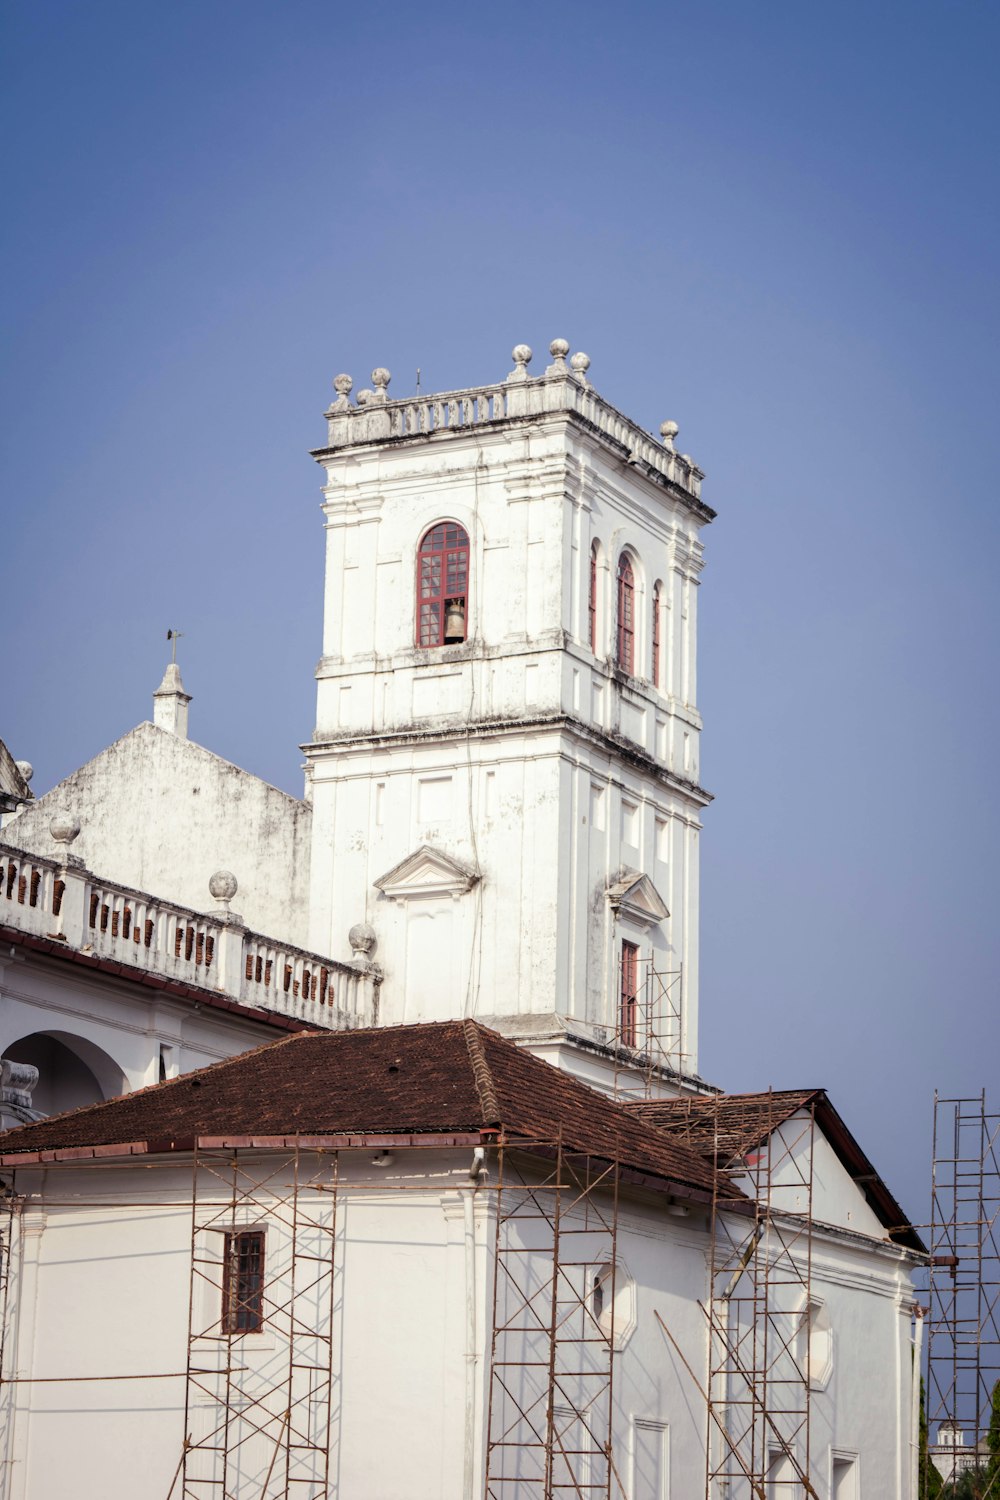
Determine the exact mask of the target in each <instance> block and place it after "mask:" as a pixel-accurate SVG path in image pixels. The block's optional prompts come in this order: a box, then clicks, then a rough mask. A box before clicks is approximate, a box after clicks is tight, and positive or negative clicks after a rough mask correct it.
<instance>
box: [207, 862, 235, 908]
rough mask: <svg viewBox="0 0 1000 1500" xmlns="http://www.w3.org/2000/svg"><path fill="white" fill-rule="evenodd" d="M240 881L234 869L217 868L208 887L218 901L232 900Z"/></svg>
mask: <svg viewBox="0 0 1000 1500" xmlns="http://www.w3.org/2000/svg"><path fill="white" fill-rule="evenodd" d="M239 888H240V883H239V881H238V880H237V879H236V876H235V875H234V874H233V872H232V870H216V872H215V874H214V875H213V876H212V877H211V878H210V880H209V882H208V889H209V891H210V893H211V894H212V896H214V898H215V900H216V901H232V899H233V897H234V896H235V895H236V892H237V891H238V890H239Z"/></svg>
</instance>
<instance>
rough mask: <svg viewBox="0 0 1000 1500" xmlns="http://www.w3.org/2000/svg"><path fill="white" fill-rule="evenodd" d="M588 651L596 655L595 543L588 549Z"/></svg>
mask: <svg viewBox="0 0 1000 1500" xmlns="http://www.w3.org/2000/svg"><path fill="white" fill-rule="evenodd" d="M590 649H591V651H593V653H594V655H595V656H596V655H597V543H596V542H595V543H594V545H593V546H592V547H591V549H590Z"/></svg>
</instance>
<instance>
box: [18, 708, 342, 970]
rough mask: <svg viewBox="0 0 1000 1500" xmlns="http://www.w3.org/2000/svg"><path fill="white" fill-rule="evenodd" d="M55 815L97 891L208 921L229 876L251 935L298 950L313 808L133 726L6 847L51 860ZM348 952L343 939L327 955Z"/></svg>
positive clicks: (40, 805) (24, 814)
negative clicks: (212, 890)
mask: <svg viewBox="0 0 1000 1500" xmlns="http://www.w3.org/2000/svg"><path fill="white" fill-rule="evenodd" d="M60 811H67V812H70V813H73V814H75V815H76V817H78V818H79V820H80V825H81V826H80V834H79V837H78V838H77V839H76V841H75V842H74V844H73V845H72V852H73V854H74V855H76V856H77V857H78V858H80V859H82V860H83V862H84V864H85V865H86V866H87V868H88V869H90V870H92V871H93V872H94V873H95V874H96V875H98V876H100V877H102V878H104V879H105V880H110V881H115V882H118V883H119V884H121V885H126V886H131V887H132V888H134V889H136V890H140V891H150V892H152V893H153V894H154V895H156V896H157V897H159V898H160V899H161V900H166V901H175V902H177V903H178V904H180V905H182V906H187V907H190V908H191V909H193V910H194V911H207V910H209V909H211V908H212V906H213V904H214V903H213V901H212V898H211V896H210V895H209V890H208V882H209V879H210V877H211V876H212V875H213V874H214V873H215V871H216V870H219V869H226V870H231V871H232V872H233V874H234V875H235V876H236V878H237V880H238V881H239V890H238V892H237V896H236V899H235V900H234V902H233V907H234V910H236V911H238V912H239V913H240V914H241V915H242V916H243V917H244V918H245V920H246V922H247V925H248V926H249V927H250V928H251V929H252V930H253V931H255V932H263V933H267V934H268V935H269V936H272V937H278V938H280V939H281V940H282V941H284V942H288V943H295V944H299V945H301V946H305V938H306V932H307V928H308V919H307V915H306V907H307V889H308V871H309V840H310V830H311V821H312V813H311V809H310V808H309V806H308V804H307V803H305V802H300V801H298V800H296V798H294V797H289V796H288V795H287V794H286V793H285V792H280V791H278V790H277V788H276V787H273V786H269V785H268V784H267V782H265V781H261V780H260V778H259V777H257V776H253V775H251V774H250V772H249V771H241V770H240V769H239V767H238V766H233V765H230V763H229V762H228V761H225V760H223V759H222V758H221V757H220V756H218V755H214V754H213V753H212V752H211V751H210V750H206V749H204V748H203V747H202V746H201V745H196V744H194V743H193V742H192V741H191V740H186V739H180V738H179V737H178V736H177V735H176V734H171V733H169V732H168V731H167V730H164V729H158V728H156V726H155V725H153V724H140V725H139V726H138V728H136V729H133V730H131V731H130V733H128V734H126V735H125V736H124V737H123V738H122V739H120V740H117V741H116V742H115V743H114V744H113V745H111V746H109V747H108V749H107V750H102V751H101V753H100V754H99V755H97V756H95V757H94V759H93V760H91V761H88V762H87V764H86V765H85V766H81V768H80V769H79V770H78V771H74V772H73V774H72V775H71V776H68V777H67V778H66V780H65V781H61V782H60V783H59V784H58V786H56V787H53V789H52V790H51V791H50V792H47V793H46V794H45V796H44V797H40V798H39V799H38V801H37V802H33V803H31V804H29V805H28V806H26V807H25V808H24V809H23V810H22V811H21V812H20V813H19V814H18V816H17V817H15V818H13V819H11V821H10V822H9V823H7V824H5V825H4V831H3V836H4V840H5V841H6V842H7V843H9V844H13V845H14V846H15V847H17V848H20V849H25V850H27V851H28V852H29V853H33V854H41V855H47V856H48V857H49V858H51V857H52V856H53V855H54V854H55V853H56V852H57V846H56V845H55V843H54V842H53V840H52V838H51V835H50V834H49V823H50V821H51V819H52V817H53V815H54V814H55V813H56V812H60ZM346 949H347V945H346V932H345V933H343V934H338V943H337V948H336V950H331V951H335V952H337V953H343V954H346Z"/></svg>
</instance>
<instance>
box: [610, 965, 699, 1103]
mask: <svg viewBox="0 0 1000 1500" xmlns="http://www.w3.org/2000/svg"><path fill="white" fill-rule="evenodd" d="M683 1011H684V971H683V968H681V967H678V968H677V969H669V970H665V969H658V968H657V967H656V961H655V958H653V957H649V958H641V957H639V956H638V954H635V953H632V954H629V953H623V954H622V956H621V957H620V959H619V962H618V1007H617V1011H616V1014H615V1028H614V1035H613V1038H612V1045H613V1047H614V1057H615V1084H614V1093H615V1098H616V1099H617V1100H618V1101H619V1103H623V1104H625V1103H630V1102H639V1101H643V1100H648V1099H653V1098H656V1097H657V1094H658V1092H659V1090H658V1089H657V1087H656V1084H657V1081H658V1079H659V1078H660V1076H661V1075H662V1074H663V1073H664V1072H667V1073H679V1072H681V1071H682V1069H683V1065H684V1061H685V1054H684V1052H683V1051H682V1047H683V1028H682V1018H683Z"/></svg>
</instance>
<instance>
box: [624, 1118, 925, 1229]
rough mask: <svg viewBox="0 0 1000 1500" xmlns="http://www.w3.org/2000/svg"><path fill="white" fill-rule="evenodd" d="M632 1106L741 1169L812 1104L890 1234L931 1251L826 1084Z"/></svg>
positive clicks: (715, 1159)
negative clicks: (750, 1155)
mask: <svg viewBox="0 0 1000 1500" xmlns="http://www.w3.org/2000/svg"><path fill="white" fill-rule="evenodd" d="M626 1108H627V1109H628V1110H629V1112H630V1113H632V1114H634V1115H636V1116H637V1118H639V1119H641V1120H643V1121H644V1122H645V1123H646V1124H647V1125H652V1126H654V1127H655V1128H656V1129H657V1130H661V1131H662V1132H663V1133H664V1135H667V1136H669V1137H670V1139H671V1140H674V1141H677V1143H678V1144H683V1145H685V1146H687V1147H688V1148H689V1149H690V1150H693V1151H697V1152H699V1153H700V1154H701V1155H702V1156H703V1157H704V1159H705V1160H706V1161H707V1162H711V1163H713V1164H714V1165H715V1166H717V1167H718V1168H720V1169H722V1170H723V1171H725V1170H730V1171H734V1170H735V1171H736V1172H737V1173H738V1172H739V1169H740V1168H741V1167H742V1164H743V1158H744V1157H745V1156H746V1154H747V1152H748V1151H753V1150H754V1149H755V1148H756V1147H758V1146H760V1145H762V1144H763V1142H764V1141H766V1140H767V1138H768V1136H769V1135H770V1134H771V1132H772V1131H774V1130H777V1129H778V1127H779V1126H781V1125H783V1124H784V1123H785V1121H786V1120H789V1119H791V1117H792V1116H793V1115H796V1114H798V1113H799V1111H800V1110H803V1109H812V1110H814V1111H815V1118H816V1124H817V1126H818V1127H819V1129H820V1131H822V1133H823V1135H824V1136H825V1137H826V1139H827V1140H828V1141H829V1143H830V1145H831V1146H832V1148H833V1150H834V1152H835V1153H836V1155H837V1157H838V1159H839V1160H840V1163H841V1165H842V1166H843V1168H844V1170H845V1171H846V1172H847V1173H848V1175H849V1176H850V1177H851V1178H852V1179H853V1181H854V1182H855V1184H856V1185H857V1187H858V1189H859V1191H860V1192H861V1193H863V1195H864V1197H865V1199H866V1200H867V1202H868V1206H869V1208H871V1210H872V1212H873V1213H874V1214H875V1216H876V1218H877V1219H878V1220H879V1222H880V1223H881V1224H883V1225H884V1226H885V1228H886V1230H887V1231H888V1235H889V1238H890V1239H891V1240H893V1241H894V1242H895V1243H896V1244H899V1245H905V1246H906V1247H907V1248H908V1249H910V1250H916V1251H918V1252H919V1253H922V1254H926V1250H927V1247H926V1246H925V1244H924V1242H923V1240H922V1239H921V1238H920V1235H919V1234H918V1233H917V1231H916V1229H914V1227H913V1225H912V1224H911V1223H910V1221H909V1219H908V1218H907V1216H906V1214H905V1213H904V1212H903V1210H902V1208H901V1207H900V1206H899V1204H898V1202H897V1201H896V1199H895V1198H894V1197H893V1194H892V1193H891V1192H890V1190H889V1188H888V1186H887V1185H886V1183H885V1182H884V1181H883V1180H882V1178H881V1177H880V1176H879V1174H878V1173H877V1172H876V1170H875V1168H874V1167H873V1166H872V1163H871V1161H870V1160H869V1158H868V1157H867V1156H866V1154H865V1152H864V1151H863V1150H862V1148H861V1146H860V1145H859V1143H858V1142H857V1141H856V1140H855V1138H854V1136H853V1135H852V1134H851V1132H850V1131H849V1130H848V1128H847V1126H846V1124H845V1123H844V1121H843V1120H842V1119H841V1117H840V1115H839V1114H838V1113H837V1111H836V1110H835V1109H834V1107H833V1105H832V1104H831V1102H830V1100H829V1098H828V1097H827V1094H826V1091H825V1090H824V1089H783V1090H779V1089H774V1090H768V1091H767V1092H766V1093H761V1094H720V1095H718V1096H717V1097H716V1098H714V1099H711V1098H697V1099H658V1100H653V1101H649V1102H643V1103H636V1104H630V1105H627V1106H626Z"/></svg>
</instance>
